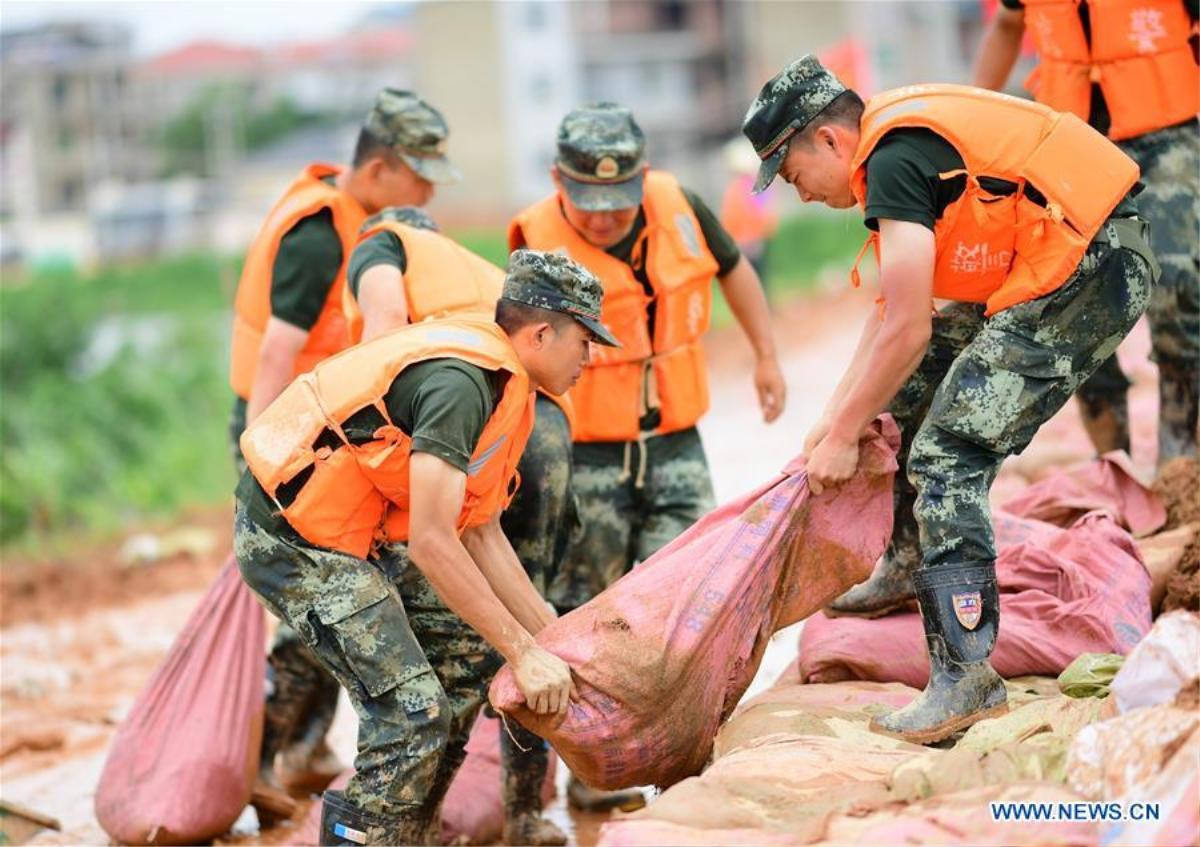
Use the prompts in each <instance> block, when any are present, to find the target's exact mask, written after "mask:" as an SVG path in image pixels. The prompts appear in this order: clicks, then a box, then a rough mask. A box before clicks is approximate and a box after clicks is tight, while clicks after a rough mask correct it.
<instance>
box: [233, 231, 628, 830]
mask: <svg viewBox="0 0 1200 847" xmlns="http://www.w3.org/2000/svg"><path fill="white" fill-rule="evenodd" d="M503 297H504V298H505V299H508V300H514V301H516V302H520V303H524V304H527V305H533V306H538V307H541V308H548V309H553V310H555V311H560V312H568V313H569V314H570V315H571V317H573V318H574V319H575V320H576V321H578V322H579V323H580V324H582V325H583V326H584V327H585V328H587V329H588V330H589V331H591V332H592V333H593V336H594V337H595V338H596V340H597V341H599V342H600V343H610V342H611V341H612V336H611V334H610V333H609V332H608V330H607V329H605V328H604V327H603V325H602V324H600V323H599V320H598V319H599V314H600V299H601V288H600V284H599V281H598V280H596V278H595V277H594V276H592V275H591V274H590V273H588V272H587V271H586V270H584V269H582V268H580V267H578V266H577V265H575V264H574V263H572V262H570V260H568V259H566V258H564V257H561V256H551V255H547V254H540V253H536V252H534V251H519V252H518V253H515V254H514V255H513V257H512V260H511V263H510V270H509V274H508V277H507V278H506V280H505V285H504V292H503ZM542 403H543V404H544V405H543V406H542V408H540V409H539V412H542V413H544V419H545V423H547V424H549V425H543V427H542V434H541V435H540V436H539V438H538V439H535V440H534V441H533V447H534V451H533V453H532V454H531V456H530V460H529V461H528V462H526V461H525V460H524V459H523V460H522V464H521V465H520V467H523V468H524V469H525V470H526V472H527V473H528V474H529V475H530V477H532V478H538V476H539V475H544V476H546V477H550V478H552V479H553V480H554V481H555V482H556V483H561V486H559V487H558V488H556V489H555V491H556V492H557V495H556V496H555V497H554V498H553V501H552V502H546V501H539V500H538V499H536V498H533V499H528V496H527V499H526V500H525V501H524V503H523V504H522V503H521V502H518V503H517V508H518V511H517V513H516V517H515V518H513V520H516V521H517V522H518V523H523V524H524V525H525V526H526V527H527V528H528V530H529V531H531V532H532V531H537V532H541V533H542V537H541V538H537V539H529V541H528V544H523V545H522V546H523V547H524V556H526V557H527V560H528V561H529V562H530V563H533V564H532V567H533V569H534V570H535V571H536V570H538V569H540V568H542V567H544V566H545V563H546V561H547V560H549V559H550V558H552V557H553V555H555V553H557V552H559V551H561V548H562V542H558V543H557V544H554V543H551V544H546V543H543V542H544V540H545V539H546V538H552V537H553V535H554V533H553V532H552V531H551V530H550V527H551V526H552V524H554V522H556V525H557V526H558V527H563V526H569V521H568V520H567V519H565V518H564V514H565V513H566V511H567V505H566V501H565V495H564V489H565V486H566V484H567V482H568V470H569V468H568V465H567V463H566V462H565V461H564V459H563V457H562V453H563V450H564V447H565V445H566V443H567V435H566V420H565V417H564V416H563V415H562V413H561V411H559V410H558V409H557V407H554V406H553V404H552V403H550V402H549V401H546V400H543V401H542ZM546 407H549V408H546ZM534 491H536V492H538V493H539V494H544V493H545V491H544V490H543V489H531V492H530V493H533V492H534ZM234 548H235V553H236V555H237V559H238V564H239V567H240V568H241V571H242V575H243V577H244V579H245V580H246V582H247V584H248V585H249V586H250V587H251V588H252V589H253V590H254V592H255V593H256V594H257V595H258V597H259V598H260V599H261V600H262V602H263V604H264V605H265V606H266V607H267V608H268V609H269V610H270V611H271V612H272V613H273V614H275V615H277V616H278V617H279V618H280V619H281V620H282V621H284V622H285V623H286V624H288V625H289V626H290V627H291V628H292V630H294V631H295V632H296V633H297V635H298V638H299V639H300V641H301V642H302V643H303V645H304V647H305V648H306V649H307V650H308V651H310V654H311V655H314V656H315V657H316V659H317V661H318V662H319V664H320V666H321V667H322V668H323V669H324V670H325V671H327V672H329V673H331V674H332V675H333V676H334V677H335V678H336V679H337V681H338V682H339V683H340V684H341V685H342V686H343V687H344V688H345V689H346V690H347V693H348V694H349V696H350V700H351V702H352V703H353V704H354V708H355V711H356V712H357V713H358V716H359V741H358V756H357V758H356V759H355V768H356V774H355V776H354V777H353V778H352V779H351V780H350V783H349V784H348V785H347V787H346V789H345V791H344V793H342V792H327V800H326V811H327V812H330V811H332V814H333V815H334V817H336V818H337V820H326V819H325V818H323V822H322V827H323V828H326V824H327V823H328V824H330V825H331V826H338V825H344V824H345V825H350V824H352V825H350V828H351V829H358V830H359V831H360V832H365V833H367V838H368V841H376V842H378V841H385V842H388V843H397V842H398V841H399V842H403V843H415V842H420V841H422V840H424V839H427V838H429V837H431V836H430V834H429V832H427V829H428V827H430V826H431V825H433V824H434V823H435V822H436V821H437V819H438V818H437V811H438V807H439V805H440V803H441V800H442V798H443V797H444V795H445V792H446V789H447V788H448V787H449V785H450V782H451V780H452V779H453V776H454V774H455V772H456V771H457V769H458V766H459V765H460V764H461V763H462V760H463V757H464V755H465V745H466V741H467V737H468V735H469V732H470V728H471V725H472V723H473V722H474V719H475V716H476V714H477V712H478V709H479V707H480V705H481V704H482V703H483V702H484V700H485V698H486V688H487V684H488V682H489V681H490V679H491V677H492V675H493V674H494V673H495V672H496V670H498V668H499V666H500V664H501V659H500V657H499V655H498V654H497V653H496V652H495V651H494V650H493V649H492V648H491V647H490V646H489V645H488V644H487V643H486V642H485V641H484V640H483V639H482V638H481V637H480V636H479V635H478V634H477V633H476V632H475V631H474V630H472V629H471V628H470V627H469V626H467V624H466V623H464V622H463V621H462V619H460V618H459V617H458V616H457V615H455V614H454V613H453V612H451V611H450V610H449V609H448V608H447V607H446V606H445V605H444V604H443V603H442V601H441V600H440V599H439V598H438V597H437V595H436V594H435V593H434V591H433V589H432V588H431V586H430V585H429V582H428V581H427V580H426V579H425V577H424V576H423V575H422V574H421V572H420V571H419V569H417V568H416V567H415V566H414V565H413V563H412V561H411V559H410V557H409V556H408V553H407V548H406V545H403V544H395V545H391V546H389V547H387V548H384V549H383V550H381V551H380V552H379V553H378V554H377V555H376V556H375V557H373V558H371V559H369V560H364V559H360V558H358V557H356V556H353V555H349V554H346V553H343V552H339V551H337V550H332V549H327V548H318V547H314V546H311V545H309V544H307V543H305V542H303V541H301V540H299V539H297V538H293V537H290V536H288V535H285V534H281V533H275V532H270V531H268V530H266V529H264V528H263V527H262V526H260V525H259V524H257V523H256V522H255V521H254V520H252V519H250V518H249V517H248V516H247V514H246V510H245V509H244V508H243V507H242V506H241V505H240V504H239V508H238V511H237V515H236V518H235V536H234ZM539 741H540V739H539ZM543 773H544V771H543ZM339 822H340V823H339ZM346 822H350V824H346ZM327 835H328V833H323V837H326V836H327ZM335 835H336V833H335Z"/></svg>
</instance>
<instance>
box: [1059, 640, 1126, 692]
mask: <svg viewBox="0 0 1200 847" xmlns="http://www.w3.org/2000/svg"><path fill="white" fill-rule="evenodd" d="M1135 649H1136V648H1135ZM1124 663H1125V657H1124V656H1118V655H1117V654H1116V653H1083V654H1082V655H1080V656H1078V657H1076V659H1075V661H1073V662H1071V664H1069V665H1067V667H1066V668H1065V669H1064V670H1063V672H1062V673H1060V674H1059V675H1058V687H1059V689H1060V690H1061V691H1062V693H1063V694H1066V695H1067V696H1068V697H1107V696H1108V694H1109V686H1111V685H1112V681H1113V678H1114V677H1115V676H1116V675H1117V671H1119V670H1120V669H1121V665H1122V664H1124Z"/></svg>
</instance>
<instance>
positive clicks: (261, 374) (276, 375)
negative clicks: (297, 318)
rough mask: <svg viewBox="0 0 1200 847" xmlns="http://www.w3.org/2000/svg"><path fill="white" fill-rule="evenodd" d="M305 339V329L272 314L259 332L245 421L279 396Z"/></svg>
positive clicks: (306, 339)
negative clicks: (256, 360) (259, 337)
mask: <svg viewBox="0 0 1200 847" xmlns="http://www.w3.org/2000/svg"><path fill="white" fill-rule="evenodd" d="M306 341H308V330H305V329H300V328H299V327H297V326H292V325H291V324H290V323H288V322H287V321H282V320H280V319H279V318H277V317H274V316H272V317H271V318H270V319H269V320H268V321H267V328H266V330H265V331H264V332H263V340H262V347H260V348H259V350H258V366H257V369H256V370H255V372H254V385H253V386H251V388H250V397H249V399H248V400H247V401H246V423H250V422H251V421H253V420H254V419H255V418H257V417H258V416H259V413H261V412H262V410H263V409H265V408H267V406H269V405H271V403H272V401H274V400H275V398H276V397H278V396H279V395H280V393H281V392H282V391H283V389H285V388H287V386H288V383H290V382H291V381H292V377H293V375H294V374H295V370H296V357H297V356H298V355H300V351H301V350H302V349H303V348H304V343H305V342H306Z"/></svg>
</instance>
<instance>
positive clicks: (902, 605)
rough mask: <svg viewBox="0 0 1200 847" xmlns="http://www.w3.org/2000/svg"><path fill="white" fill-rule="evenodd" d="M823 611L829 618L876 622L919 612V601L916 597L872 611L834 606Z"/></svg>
mask: <svg viewBox="0 0 1200 847" xmlns="http://www.w3.org/2000/svg"><path fill="white" fill-rule="evenodd" d="M821 611H822V612H823V613H824V614H825V617H827V618H864V619H866V620H874V619H875V618H882V617H883V616H884V615H890V614H892V613H894V612H915V611H917V600H916V598H915V597H910V598H908V599H907V600H898V601H896V602H895V603H889V604H888V605H886V606H881V607H880V608H878V609H871V610H870V611H858V610H857V609H835V608H833V607H832V606H826V607H825V608H824V609H822V610H821Z"/></svg>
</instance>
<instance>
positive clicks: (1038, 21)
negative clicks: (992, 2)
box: [1025, 0, 1200, 141]
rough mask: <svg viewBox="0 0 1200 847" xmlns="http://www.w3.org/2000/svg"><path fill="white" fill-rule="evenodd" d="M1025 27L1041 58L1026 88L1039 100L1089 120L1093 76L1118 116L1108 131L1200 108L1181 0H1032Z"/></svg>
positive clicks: (1128, 132)
mask: <svg viewBox="0 0 1200 847" xmlns="http://www.w3.org/2000/svg"><path fill="white" fill-rule="evenodd" d="M1080 2H1084V3H1086V4H1087V10H1088V21H1089V28H1090V31H1091V39H1090V43H1089V39H1088V37H1087V34H1086V33H1085V32H1084V29H1083V23H1082V22H1081V21H1080V18H1079V4H1080ZM1025 28H1026V30H1027V31H1028V32H1029V33H1030V34H1031V35H1032V37H1033V41H1034V44H1035V45H1036V47H1037V52H1038V61H1039V64H1038V66H1037V68H1036V69H1035V70H1034V72H1033V74H1032V75H1031V76H1030V77H1029V79H1028V80H1026V82H1025V85H1026V87H1027V88H1028V89H1029V90H1030V91H1031V92H1032V93H1033V95H1034V97H1036V98H1037V99H1038V102H1040V103H1045V104H1046V105H1047V106H1049V107H1050V108H1052V109H1056V110H1058V111H1061V112H1071V113H1073V114H1075V115H1078V116H1079V117H1081V118H1083V119H1084V120H1085V121H1086V120H1087V119H1088V111H1089V109H1090V106H1091V92H1092V83H1099V85H1100V90H1101V91H1102V92H1103V94H1104V102H1105V103H1106V104H1107V105H1108V111H1109V114H1110V115H1111V117H1112V124H1111V126H1110V128H1109V130H1108V137H1109V138H1112V139H1114V140H1118V141H1119V140H1121V139H1123V138H1133V137H1134V136H1137V135H1143V134H1144V133H1147V132H1152V131H1154V130H1156V129H1162V128H1163V127H1165V126H1171V125H1172V124H1177V123H1181V122H1182V121H1186V120H1189V119H1191V118H1194V117H1196V112H1197V110H1198V109H1200V69H1198V67H1197V65H1196V59H1195V56H1194V54H1193V53H1192V48H1191V45H1190V44H1189V43H1188V36H1189V35H1190V34H1191V31H1192V22H1191V20H1190V18H1189V17H1188V14H1187V11H1186V10H1185V9H1184V7H1183V3H1182V2H1180V0H1025Z"/></svg>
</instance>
